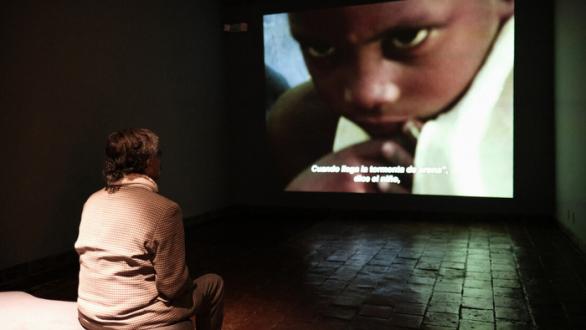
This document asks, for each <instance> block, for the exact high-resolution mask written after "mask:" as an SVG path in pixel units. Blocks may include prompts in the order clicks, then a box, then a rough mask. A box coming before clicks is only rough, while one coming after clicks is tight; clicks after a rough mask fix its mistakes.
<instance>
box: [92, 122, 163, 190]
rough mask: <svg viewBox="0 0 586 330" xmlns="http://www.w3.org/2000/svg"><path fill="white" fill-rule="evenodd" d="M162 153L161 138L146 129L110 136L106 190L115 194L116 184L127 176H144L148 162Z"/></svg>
mask: <svg viewBox="0 0 586 330" xmlns="http://www.w3.org/2000/svg"><path fill="white" fill-rule="evenodd" d="M159 153H160V151H159V137H158V136H157V135H156V134H155V133H153V131H151V130H149V129H146V128H128V129H123V130H121V131H118V132H113V133H110V134H109V135H108V139H107V141H106V158H105V161H104V169H103V175H104V180H105V181H106V188H105V189H106V190H107V191H109V192H115V191H116V190H118V188H119V186H117V185H114V182H116V181H118V180H120V179H122V177H124V175H125V174H129V173H138V174H144V173H145V169H146V168H147V161H148V160H149V159H150V158H151V157H154V156H156V155H158V154H159Z"/></svg>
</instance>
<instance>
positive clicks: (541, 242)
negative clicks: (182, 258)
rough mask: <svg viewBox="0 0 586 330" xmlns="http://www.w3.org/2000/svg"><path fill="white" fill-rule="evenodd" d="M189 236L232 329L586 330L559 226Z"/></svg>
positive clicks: (288, 228) (383, 225)
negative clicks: (221, 285)
mask: <svg viewBox="0 0 586 330" xmlns="http://www.w3.org/2000/svg"><path fill="white" fill-rule="evenodd" d="M186 236H187V239H188V242H187V251H188V265H189V266H190V269H191V271H192V273H193V274H196V275H197V274H201V273H204V272H210V271H211V272H216V273H219V274H221V275H222V276H223V277H224V279H225V282H226V316H225V324H224V329H226V330H236V329H238V330H247V329H251V330H252V329H254V330H263V329H284V330H287V329H309V330H311V329H320V330H321V329H326V330H327V329H369V330H376V329H408V328H412V329H532V328H541V329H549V328H552V329H572V328H573V329H584V328H586V317H585V314H586V313H585V311H586V286H585V284H586V259H585V257H584V255H583V254H582V253H580V252H579V251H578V250H577V249H576V248H575V247H574V246H573V245H572V244H571V243H570V242H569V240H568V239H567V238H566V237H565V236H564V235H563V234H562V233H561V232H560V231H559V229H557V227H556V226H555V225H547V224H543V223H540V224H532V225H527V224H511V223H508V224H507V223H501V222H499V223H494V222H492V223H490V222H461V221H460V222H446V221H441V222H438V221H390V220H389V221H373V220H360V219H355V220H343V219H335V218H334V219H332V218H330V219H326V220H320V221H307V220H305V221H300V220H298V219H297V220H296V219H286V220H279V219H278V218H277V217H275V218H274V219H266V216H265V219H262V220H257V221H250V220H244V219H231V220H224V221H216V222H212V223H208V224H204V225H200V226H197V227H193V228H190V229H189V230H188V231H187V232H186ZM76 285H77V283H76V279H75V272H74V271H72V273H71V274H70V275H68V276H64V277H63V278H62V279H60V280H57V281H52V282H49V283H43V284H41V285H39V286H36V287H34V288H31V290H29V291H30V292H32V293H33V294H35V295H37V296H41V297H45V298H55V299H71V300H73V299H75V287H76Z"/></svg>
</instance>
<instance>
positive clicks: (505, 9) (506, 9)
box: [496, 0, 515, 21]
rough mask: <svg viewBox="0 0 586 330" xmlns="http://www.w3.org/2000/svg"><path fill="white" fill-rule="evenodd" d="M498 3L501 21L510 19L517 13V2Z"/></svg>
mask: <svg viewBox="0 0 586 330" xmlns="http://www.w3.org/2000/svg"><path fill="white" fill-rule="evenodd" d="M496 2H497V3H496V6H497V13H498V15H499V17H500V19H501V21H504V20H506V19H508V18H509V17H511V16H512V15H513V14H514V13H515V0H497V1H496Z"/></svg>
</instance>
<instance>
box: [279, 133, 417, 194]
mask: <svg viewBox="0 0 586 330" xmlns="http://www.w3.org/2000/svg"><path fill="white" fill-rule="evenodd" d="M315 164H316V165H319V166H330V165H337V166H342V165H347V166H361V165H364V166H367V167H369V166H371V165H372V166H399V165H400V166H403V167H405V168H407V167H408V166H409V165H412V164H413V156H412V155H411V154H410V153H409V152H407V151H406V150H405V148H404V147H402V146H401V145H400V144H399V143H397V142H395V141H391V140H383V139H377V140H370V141H367V142H363V143H360V144H356V145H353V146H350V147H348V148H345V149H342V150H340V151H338V152H335V153H330V154H328V155H326V156H324V157H322V158H321V159H319V160H318V161H317V162H316V163H315ZM360 174H362V175H364V176H373V175H379V174H380V175H381V176H383V175H385V174H381V173H376V174H375V173H355V174H349V173H312V172H311V168H308V169H306V170H304V171H303V172H301V173H300V174H299V175H297V176H296V177H295V178H294V179H293V181H291V182H290V183H289V185H288V186H287V188H286V190H289V191H322V192H362V193H364V192H393V193H409V192H410V191H411V184H412V175H410V174H393V175H396V176H397V177H399V178H400V181H401V183H400V184H395V183H372V182H368V183H367V182H354V177H355V176H356V175H360Z"/></svg>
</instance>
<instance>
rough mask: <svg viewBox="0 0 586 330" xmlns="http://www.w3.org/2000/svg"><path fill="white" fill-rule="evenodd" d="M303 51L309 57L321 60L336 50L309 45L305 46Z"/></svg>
mask: <svg viewBox="0 0 586 330" xmlns="http://www.w3.org/2000/svg"><path fill="white" fill-rule="evenodd" d="M305 51H306V52H307V54H309V56H311V57H315V58H321V57H326V56H330V55H332V54H334V52H335V51H336V48H334V47H332V46H328V45H311V46H305Z"/></svg>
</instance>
